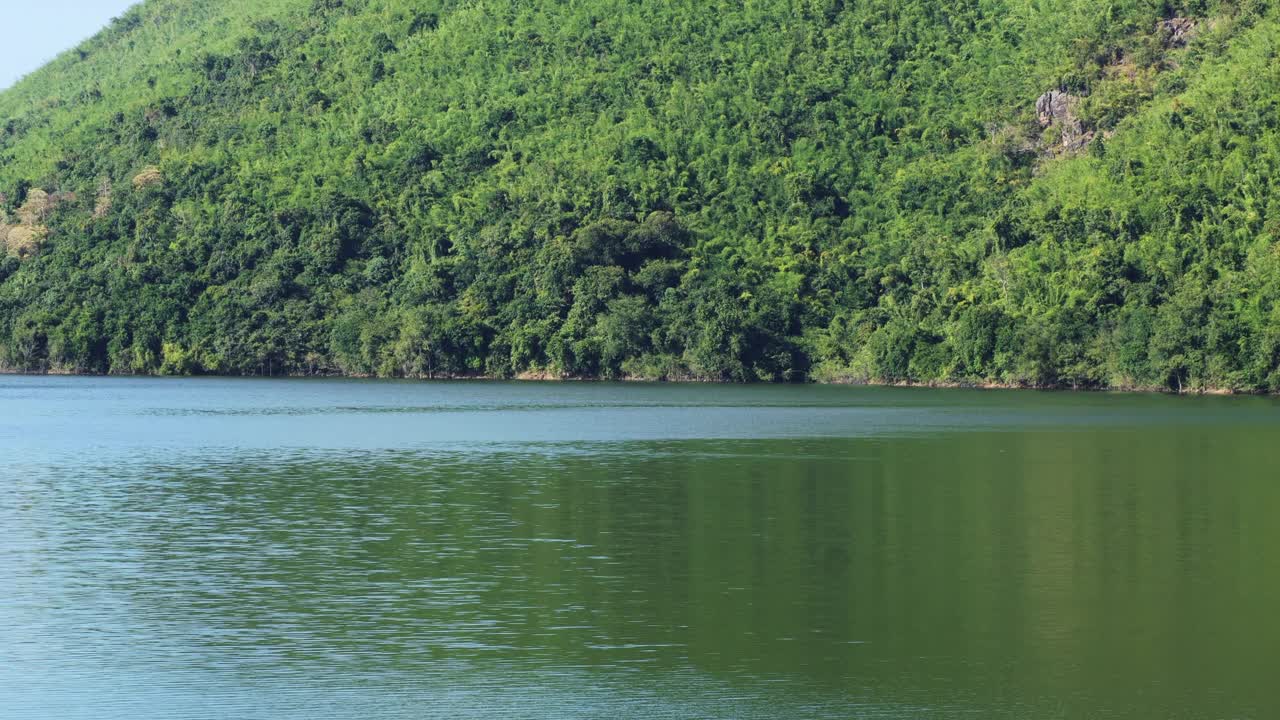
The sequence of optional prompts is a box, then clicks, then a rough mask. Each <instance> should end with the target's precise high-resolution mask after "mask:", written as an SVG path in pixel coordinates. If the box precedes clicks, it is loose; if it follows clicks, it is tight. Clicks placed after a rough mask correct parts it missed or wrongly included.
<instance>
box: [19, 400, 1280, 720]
mask: <svg viewBox="0 0 1280 720" xmlns="http://www.w3.org/2000/svg"><path fill="white" fill-rule="evenodd" d="M0 456H2V457H3V458H4V461H3V463H2V464H0V531H2V534H0V717H5V718H22V719H26V718H58V719H64V718H65V719H70V720H79V719H81V718H84V719H88V718H93V719H95V720H97V719H104V718H105V719H108V720H115V719H121V720H123V719H125V718H129V719H131V720H132V719H135V718H237V719H238V718H264V719H265V718H272V719H276V718H319V719H327V718H359V719H360V720H369V719H381V718H395V719H401V718H436V717H439V718H602V717H604V718H615V719H618V718H735V719H737V718H1275V717H1280V684H1277V683H1276V681H1275V675H1276V672H1277V668H1278V666H1277V657H1280V656H1278V655H1277V653H1280V619H1277V613H1278V612H1280V552H1278V549H1280V403H1277V402H1276V401H1275V400H1272V399H1264V398H1169V397H1151V396H1133V395H1086V394H1044V393H1032V392H970V391H955V390H945V391H944V390H938V391H933V390H901V389H898V390H895V389H858V388H835V387H812V386H810V387H722V386H669V385H668V386H663V385H610V384H502V383H393V382H385V383H372V382H354V381H301V380H294V381H268V380H257V381H254V380H241V381H232V380H211V379H193V380H131V379H91V378H15V377H0Z"/></svg>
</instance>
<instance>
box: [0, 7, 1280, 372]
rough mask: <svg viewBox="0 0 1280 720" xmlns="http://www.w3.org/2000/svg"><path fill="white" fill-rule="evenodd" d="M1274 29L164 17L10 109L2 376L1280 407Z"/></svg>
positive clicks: (1184, 21) (1236, 14)
mask: <svg viewBox="0 0 1280 720" xmlns="http://www.w3.org/2000/svg"><path fill="white" fill-rule="evenodd" d="M1278 41H1280V16H1278V14H1277V10H1276V8H1274V7H1273V3H1270V2H1265V1H1263V0H1188V1H1187V2H1172V1H1169V2H1163V1H1157V0H1114V1H1112V2H1109V3H1098V2H1095V1H1094V0H1054V1H1052V2H1050V1H1047V0H962V1H961V2H955V3H938V2H932V1H926V0H859V1H858V2H852V1H851V0H755V1H752V2H745V3H714V2H705V1H702V0H667V1H664V2H657V1H655V0H639V1H636V2H620V1H618V0H573V1H569V0H556V1H549V2H542V3H524V2H518V1H517V0H469V1H466V2H454V1H451V0H216V1H215V0H147V2H144V3H142V4H141V5H139V6H137V7H135V8H134V9H132V10H130V11H129V12H128V13H126V14H125V15H124V16H122V17H121V18H119V19H117V20H116V21H114V22H113V23H112V25H111V26H110V27H108V28H107V29H105V30H103V31H102V32H101V33H100V34H99V35H97V36H96V37H94V38H92V39H91V40H89V41H87V42H85V43H84V44H82V45H81V46H80V47H78V48H75V49H73V50H72V51H70V52H68V53H66V54H64V55H62V56H60V57H59V58H57V59H56V60H55V61H54V62H52V63H51V64H49V65H48V66H46V67H44V68H43V69H41V70H39V71H37V72H36V73H33V74H32V75H30V76H29V77H27V78H25V79H24V80H23V81H22V82H20V83H19V84H18V85H17V86H15V87H14V88H12V89H10V90H8V91H5V92H4V93H2V94H0V240H3V241H4V243H5V250H6V252H5V257H4V259H3V260H2V261H0V366H3V367H7V368H9V369H13V370H22V371H62V372H88V373H174V374H184V373H222V374H282V373H290V374H299V373H345V374H352V375H379V376H410V377H422V376H451V375H491V376H512V375H517V374H521V373H532V374H545V375H553V376H561V375H570V376H590V377H619V376H629V377H662V378H672V379H675V378H706V379H721V380H797V379H805V378H811V379H819V380H849V381H891V382H892V381H910V382H956V383H970V382H972V383H1000V384H1011V385H1030V386H1071V387H1143V388H1169V389H1179V390H1186V389H1192V390H1194V389H1209V388H1220V389H1232V390H1241V391H1276V390H1280V305H1278V304H1277V301H1278V300H1280V244H1278V242H1277V241H1278V240H1280V195H1277V183H1280V175H1278V173H1277V169H1278V167H1280V133H1278V132H1277V125H1278V124H1280V62H1278V61H1277V42H1278Z"/></svg>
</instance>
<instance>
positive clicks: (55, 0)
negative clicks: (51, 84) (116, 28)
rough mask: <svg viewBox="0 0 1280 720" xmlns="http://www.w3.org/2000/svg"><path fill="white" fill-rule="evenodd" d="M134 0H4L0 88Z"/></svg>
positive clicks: (76, 41) (70, 45)
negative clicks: (23, 0) (21, 0)
mask: <svg viewBox="0 0 1280 720" xmlns="http://www.w3.org/2000/svg"><path fill="white" fill-rule="evenodd" d="M137 1H138V0H35V1H30V0H28V1H27V2H9V0H4V2H2V3H0V4H3V5H4V12H3V17H4V27H5V32H4V40H3V41H0V88H7V87H9V86H10V85H12V84H13V83H14V82H16V81H17V80H18V78H20V77H22V76H23V75H26V74H27V73H29V72H31V71H32V70H35V69H36V68H38V67H40V66H41V65H43V64H45V63H47V62H49V61H50V60H52V59H53V58H54V57H55V56H57V54H58V53H60V52H62V51H63V50H68V49H70V48H73V47H75V46H76V45H77V44H79V43H80V41H81V40H84V39H85V38H88V37H90V36H92V35H93V34H94V33H96V32H98V30H101V29H102V28H103V27H105V26H106V24H107V23H108V22H110V20H111V18H113V17H117V16H119V15H120V13H122V12H124V11H125V9H126V8H128V7H129V6H131V5H134V4H135V3H137Z"/></svg>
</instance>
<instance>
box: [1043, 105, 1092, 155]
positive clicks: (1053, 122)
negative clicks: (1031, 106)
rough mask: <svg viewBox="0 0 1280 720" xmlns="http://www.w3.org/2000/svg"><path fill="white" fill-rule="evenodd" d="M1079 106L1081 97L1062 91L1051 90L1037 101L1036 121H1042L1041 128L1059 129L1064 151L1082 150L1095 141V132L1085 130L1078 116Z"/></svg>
mask: <svg viewBox="0 0 1280 720" xmlns="http://www.w3.org/2000/svg"><path fill="white" fill-rule="evenodd" d="M1079 105H1080V98H1079V97H1076V96H1075V95H1072V94H1070V93H1065V92H1062V91H1060V90H1050V91H1049V92H1047V93H1045V94H1043V95H1041V96H1040V98H1039V99H1037V100H1036V119H1037V120H1039V121H1040V127H1042V128H1045V129H1048V128H1050V127H1054V126H1056V127H1058V128H1059V131H1060V132H1061V134H1062V146H1061V148H1060V149H1062V150H1066V151H1069V152H1074V151H1076V150H1081V149H1083V148H1084V147H1085V146H1086V145H1088V144H1089V141H1091V140H1093V132H1092V131H1090V130H1086V129H1085V127H1084V123H1083V122H1081V121H1080V118H1079V116H1077V114H1076V108H1078V107H1079Z"/></svg>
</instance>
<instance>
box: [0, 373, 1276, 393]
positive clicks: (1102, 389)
mask: <svg viewBox="0 0 1280 720" xmlns="http://www.w3.org/2000/svg"><path fill="white" fill-rule="evenodd" d="M0 376H46V377H94V378H113V377H114V378H157V379H158V378H220V379H224V380H225V379H277V380H285V379H294V380H301V379H309V378H310V379H329V380H342V379H345V380H399V381H411V382H468V381H471V382H544V383H550V382H562V383H574V382H576V383H654V384H672V385H686V384H688V385H692V384H708V385H829V386H845V387H888V388H928V389H935V390H1030V391H1038V392H1066V393H1129V394H1142V395H1171V396H1176V397H1223V396H1241V397H1277V396H1280V393H1277V392H1266V391H1261V390H1236V389H1232V388H1221V387H1209V388H1194V389H1193V388H1186V389H1183V390H1181V391H1175V390H1170V389H1168V388H1162V387H1156V386H1141V385H1120V386H1097V387H1079V386H1075V387H1073V386H1071V385H1024V384H1018V383H1006V382H998V381H991V380H984V381H959V380H933V381H924V382H921V381H916V380H848V379H835V380H829V379H825V380H819V379H813V378H807V379H805V380H802V381H797V382H769V381H754V382H735V381H732V380H716V379H710V378H699V377H693V376H681V377H669V378H653V377H636V376H624V377H617V378H606V377H592V376H579V375H558V374H556V373H551V372H546V371H524V372H520V373H516V374H515V375H512V376H509V377H501V376H496V375H483V374H477V375H471V374H460V375H452V374H442V375H421V376H398V377H381V376H377V375H352V374H346V373H284V374H279V375H214V374H192V375H158V374H150V375H117V374H111V373H86V372H75V371H69V370H61V369H53V370H46V371H42V372H30V371H21V370H11V369H8V368H0Z"/></svg>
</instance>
